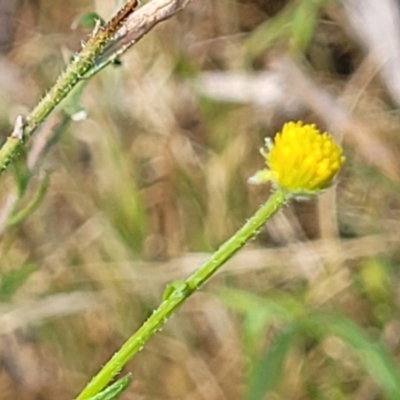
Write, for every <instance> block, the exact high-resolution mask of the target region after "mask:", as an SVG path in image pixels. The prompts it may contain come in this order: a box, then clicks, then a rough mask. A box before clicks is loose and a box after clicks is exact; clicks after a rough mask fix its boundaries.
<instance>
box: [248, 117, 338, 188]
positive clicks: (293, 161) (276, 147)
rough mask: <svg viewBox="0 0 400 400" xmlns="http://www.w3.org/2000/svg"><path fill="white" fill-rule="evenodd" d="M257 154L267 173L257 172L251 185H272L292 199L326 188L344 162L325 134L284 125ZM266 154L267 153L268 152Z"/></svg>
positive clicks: (299, 125)
mask: <svg viewBox="0 0 400 400" xmlns="http://www.w3.org/2000/svg"><path fill="white" fill-rule="evenodd" d="M266 146H267V151H265V150H264V149H262V150H261V154H262V155H263V156H264V158H265V161H266V164H267V166H268V167H269V170H262V171H259V172H258V173H257V174H256V175H255V176H254V177H253V178H251V182H253V183H263V182H266V181H272V182H273V183H274V184H275V185H276V186H278V187H279V188H281V189H283V190H285V191H287V192H290V193H292V194H294V195H307V194H314V193H317V192H319V191H321V190H323V189H325V188H327V187H328V186H329V185H330V184H331V183H332V181H333V178H334V177H335V176H336V174H337V173H338V171H339V169H340V167H341V166H342V164H343V162H344V157H343V156H342V149H341V148H340V147H339V146H338V145H337V144H336V143H335V142H334V141H333V140H332V137H331V136H330V135H329V134H328V133H321V132H320V131H319V130H318V129H317V128H316V127H315V125H308V124H303V123H302V122H300V121H299V122H288V123H286V124H285V125H284V126H283V129H282V132H279V133H278V134H277V135H276V136H275V143H274V144H272V143H271V142H270V141H269V140H268V139H267V140H266ZM268 150H269V151H268Z"/></svg>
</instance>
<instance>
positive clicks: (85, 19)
mask: <svg viewBox="0 0 400 400" xmlns="http://www.w3.org/2000/svg"><path fill="white" fill-rule="evenodd" d="M97 21H100V23H101V25H104V24H105V21H104V19H103V18H101V17H100V15H99V14H97V13H96V12H94V11H92V12H88V13H86V14H83V15H82V16H81V17H80V18H79V19H78V21H77V22H76V23H75V24H74V26H78V27H80V28H84V29H93V28H94V27H95V26H96V24H97Z"/></svg>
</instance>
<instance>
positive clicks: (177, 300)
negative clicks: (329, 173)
mask: <svg viewBox="0 0 400 400" xmlns="http://www.w3.org/2000/svg"><path fill="white" fill-rule="evenodd" d="M286 200H287V197H286V195H285V194H284V193H283V192H282V191H280V190H276V191H275V192H274V193H273V194H272V195H271V196H270V198H269V199H268V201H267V202H266V203H265V204H264V205H263V206H262V207H261V208H260V209H259V210H258V211H257V212H256V213H255V215H254V216H253V217H252V218H250V219H249V220H248V221H247V222H246V224H245V225H244V226H243V227H242V228H241V229H239V230H238V231H237V232H236V234H235V235H234V236H232V237H231V238H230V239H229V240H228V241H226V242H225V243H224V244H223V245H222V246H221V247H220V248H219V249H218V250H217V251H216V252H215V253H214V254H213V255H212V257H211V258H210V259H209V260H208V261H207V262H206V263H205V264H203V265H202V266H201V267H200V268H199V269H198V270H197V271H195V272H194V273H193V274H192V275H191V276H189V277H188V278H187V279H186V281H184V282H182V284H181V285H179V286H178V285H176V287H175V289H174V290H173V291H172V292H171V293H170V294H169V295H168V296H167V297H166V298H165V299H164V301H163V302H162V303H161V304H160V306H159V307H158V308H157V309H156V310H155V311H154V312H153V314H152V315H151V317H150V318H149V319H148V320H147V321H146V322H144V324H143V325H142V326H141V327H140V328H139V329H138V330H137V331H136V332H135V333H134V334H133V335H132V336H131V337H130V338H129V339H128V340H127V341H126V342H125V344H124V345H123V346H122V347H121V348H120V350H118V352H117V353H115V355H114V356H113V357H112V358H111V359H110V360H109V361H108V362H107V364H106V365H104V367H103V368H102V369H101V370H100V372H99V373H98V374H97V375H96V376H95V377H94V378H93V379H92V380H91V381H90V382H89V384H88V385H87V386H86V387H85V389H84V390H83V391H82V392H81V394H80V395H79V396H78V397H77V399H76V400H87V399H90V398H91V397H92V396H94V395H96V394H97V393H99V392H100V391H101V390H102V389H103V388H104V387H105V386H106V385H107V384H108V383H109V382H110V381H111V379H113V377H114V376H115V375H117V374H118V373H119V372H120V371H121V369H122V368H123V366H124V365H125V364H126V363H127V362H128V361H129V360H130V359H131V358H132V357H133V356H134V355H135V354H136V353H137V352H139V351H140V350H141V349H142V348H143V346H144V344H145V343H146V342H147V341H148V339H149V338H150V337H151V336H153V335H154V334H155V333H156V332H157V331H158V330H159V329H160V328H161V327H162V326H163V325H164V324H165V323H166V322H167V320H168V318H169V317H170V316H171V315H172V314H173V313H174V312H175V310H176V309H177V308H178V307H179V306H180V305H181V304H182V303H183V302H184V301H185V300H186V299H187V298H188V297H189V296H190V295H191V294H192V293H193V292H194V291H195V290H197V289H198V288H199V287H200V286H202V285H203V284H204V283H205V282H207V281H208V279H209V278H210V277H211V276H212V275H213V274H215V272H216V271H217V270H218V269H219V268H220V267H221V266H222V265H223V264H224V263H225V262H226V261H227V260H229V259H230V258H231V257H232V256H233V255H234V254H235V253H236V252H237V251H238V250H240V249H241V248H242V247H243V246H244V245H245V244H246V243H247V242H248V241H249V240H250V239H252V238H253V237H254V236H256V235H257V233H258V232H259V231H260V229H261V228H262V227H263V226H264V224H265V222H266V221H267V220H268V219H269V218H271V217H272V216H273V215H274V214H275V213H276V212H277V211H278V210H279V209H280V207H281V206H282V205H283V204H284V203H285V201H286Z"/></svg>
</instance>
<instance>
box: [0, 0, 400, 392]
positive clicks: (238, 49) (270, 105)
mask: <svg viewBox="0 0 400 400" xmlns="http://www.w3.org/2000/svg"><path fill="white" fill-rule="evenodd" d="M111 3H112V2H111ZM285 3H288V6H287V7H286V8H285V7H284V6H285ZM299 4H300V2H286V1H272V0H270V1H268V0H264V1H261V0H253V1H250V0H247V1H244V0H243V1H236V2H235V1H227V0H207V1H196V0H194V1H193V3H192V4H191V5H190V6H189V7H188V8H187V10H185V11H184V12H182V13H181V14H180V15H179V16H178V17H177V18H175V19H174V20H170V21H168V22H166V23H164V24H163V25H161V26H159V27H157V28H156V29H155V30H154V31H153V32H151V33H150V34H149V35H148V36H147V37H146V38H145V39H143V41H141V42H140V43H139V44H138V45H136V46H135V47H134V48H133V49H132V50H131V51H130V52H129V53H128V54H127V55H126V57H124V59H123V65H122V66H121V67H119V68H108V69H106V70H104V71H103V72H101V74H99V75H98V76H97V77H95V78H94V79H93V80H92V81H91V82H90V83H89V84H88V85H87V87H86V88H85V91H84V95H83V98H82V104H83V106H84V107H85V109H86V110H87V111H88V114H89V117H88V119H86V120H85V121H82V122H78V123H75V122H67V121H66V120H65V119H63V118H64V117H62V116H61V115H59V114H57V113H55V114H54V116H52V117H50V119H49V120H48V121H47V122H46V123H45V124H44V125H43V127H42V128H41V129H40V131H39V132H38V133H37V135H36V136H35V138H34V140H33V141H32V143H30V144H29V147H30V148H31V149H35V148H41V144H40V141H41V140H43V138H46V137H47V136H48V135H49V134H51V133H52V132H54V130H55V129H59V130H60V135H59V136H58V137H57V140H56V143H55V145H54V146H52V147H51V148H50V150H49V151H48V153H47V154H46V155H45V157H40V158H39V160H37V159H35V152H34V150H31V153H30V155H27V156H25V155H23V157H22V161H21V162H20V163H18V168H15V169H12V170H11V169H10V170H9V171H8V173H7V174H6V175H4V176H3V177H2V181H1V184H2V190H1V193H0V200H1V205H2V206H1V207H2V210H3V211H2V215H4V214H6V213H7V210H8V209H10V207H12V206H13V205H14V204H15V201H16V200H15V199H16V198H18V197H19V194H20V193H18V187H20V188H21V185H22V182H23V181H24V176H25V175H24V174H26V167H25V165H26V160H31V162H32V163H34V162H35V161H36V171H35V173H34V175H33V177H32V178H30V180H29V182H28V186H27V189H26V192H25V194H24V195H23V196H22V198H21V199H20V200H18V201H19V203H18V206H19V207H20V208H21V207H23V205H24V204H26V203H28V202H29V199H30V198H31V197H32V196H33V195H34V193H35V192H36V191H37V190H38V188H39V187H40V185H41V182H42V181H43V175H44V174H45V172H46V171H50V173H51V176H50V178H51V179H50V185H49V189H48V191H47V193H46V195H45V197H44V198H43V200H42V202H41V204H40V207H39V208H38V209H37V210H36V211H35V212H34V213H33V214H32V215H31V216H30V217H29V218H28V219H26V220H25V221H24V222H23V223H21V224H19V225H17V226H14V227H9V228H6V229H5V230H4V232H3V233H2V240H1V243H0V260H1V261H0V264H1V265H0V271H1V276H2V278H1V279H0V296H1V299H0V301H1V303H0V338H1V339H0V393H1V394H0V398H1V399H27V400H28V399H68V398H73V397H74V396H75V395H76V394H77V393H78V392H79V388H81V387H83V386H84V385H85V383H86V382H87V381H88V379H89V378H90V377H91V376H92V375H93V373H94V372H95V371H97V370H98V368H99V366H101V365H102V364H103V363H104V362H105V360H107V359H108V357H110V355H112V354H113V353H114V352H115V351H116V349H117V348H118V347H119V346H120V345H121V344H122V343H123V341H124V340H125V339H126V338H127V337H128V336H129V335H130V333H132V331H133V330H134V329H135V328H137V327H138V326H139V325H140V323H141V322H142V321H143V320H144V319H145V318H146V316H147V315H149V313H150V312H151V310H152V309H153V308H154V307H155V306H156V305H157V304H158V302H159V299H160V297H161V295H162V291H163V288H164V287H165V284H166V283H167V282H169V281H172V280H174V279H180V278H183V277H185V276H186V275H187V274H188V273H189V272H190V271H192V270H193V269H194V268H196V267H197V266H198V265H199V264H200V263H201V262H202V260H204V258H206V257H207V254H208V253H209V252H211V251H212V250H213V249H215V248H216V247H217V246H218V245H219V244H220V243H221V242H222V241H223V240H225V239H226V238H228V237H229V236H230V235H231V234H232V233H233V232H235V230H236V229H237V228H238V227H239V226H240V225H241V224H242V223H243V221H244V220H245V219H246V218H247V217H249V216H250V215H251V214H252V213H253V212H254V210H255V209H256V208H257V206H258V205H259V204H260V203H261V202H263V200H264V199H265V198H266V197H267V196H268V188H264V187H262V188H259V187H250V186H249V185H248V184H247V183H246V181H247V179H248V177H249V176H251V175H252V174H253V173H254V171H256V170H257V169H259V168H260V167H261V164H262V160H261V157H259V156H258V149H259V147H260V146H261V145H262V142H263V137H264V136H266V135H273V134H274V133H275V132H276V131H277V130H279V128H280V126H281V124H282V122H284V121H287V120H290V119H303V120H306V121H308V122H310V121H311V122H316V123H317V124H318V125H319V126H321V128H322V129H329V130H330V131H331V132H332V133H333V134H334V135H335V136H336V137H337V138H338V140H342V139H343V142H344V147H345V153H346V157H347V162H346V165H345V167H344V170H343V172H342V174H341V176H340V178H339V182H338V185H337V187H336V188H335V189H332V190H329V191H328V192H327V193H325V194H324V195H322V196H321V197H320V198H319V199H318V200H314V201H311V202H307V203H296V204H291V206H290V207H288V208H286V209H285V211H284V212H282V213H281V214H280V215H278V216H277V217H276V218H275V219H274V220H273V221H272V223H271V224H269V225H268V227H266V229H265V231H263V232H262V234H261V235H260V237H259V239H257V241H255V242H253V243H252V244H251V245H250V246H248V247H247V248H246V249H244V250H243V251H242V252H241V253H240V254H239V255H238V256H237V257H236V258H235V259H234V260H232V261H231V262H230V263H229V264H228V265H227V266H226V267H225V268H224V270H223V272H222V273H221V274H219V275H218V276H217V277H215V279H214V280H213V281H212V282H211V283H210V284H209V285H208V286H207V287H206V288H205V289H204V290H203V291H202V292H201V293H197V294H196V295H195V296H194V297H193V298H191V299H190V300H189V301H188V302H187V303H186V304H185V305H184V307H183V308H182V309H181V310H180V311H179V312H178V315H176V316H175V317H174V318H172V319H171V321H169V322H168V324H167V326H166V327H165V328H164V329H163V331H162V332H160V333H159V334H158V335H157V336H156V337H155V338H154V339H152V340H151V342H150V343H149V345H148V346H147V347H146V349H145V350H144V351H143V352H141V353H140V354H139V355H138V357H136V358H135V359H134V360H133V361H132V362H131V363H130V364H129V365H128V366H127V367H126V371H132V372H133V376H134V382H133V384H132V386H131V387H130V389H129V390H128V392H127V393H126V394H125V395H124V396H125V397H123V398H126V399H142V398H146V399H154V400H155V399H192V400H197V399H207V400H211V399H215V400H217V399H218V400H220V399H242V398H246V394H245V393H246V390H247V389H246V388H247V386H248V380H247V376H248V374H249V371H250V370H251V367H252V366H254V365H256V363H257V360H258V359H259V357H260V356H261V355H262V354H264V352H265V351H266V349H268V346H269V345H270V344H271V343H272V342H273V339H274V338H276V337H279V333H280V332H281V331H282V329H283V328H284V326H285V323H284V321H283V320H281V319H279V318H276V317H273V318H272V319H271V320H270V321H269V322H262V321H264V319H263V318H264V317H263V316H262V315H261V314H262V311H260V309H258V308H257V309H256V308H254V307H253V306H246V304H247V303H245V302H244V300H243V299H242V300H240V299H241V297H240V296H239V294H238V293H237V292H234V289H235V290H236V289H241V290H242V291H244V292H245V293H253V294H254V295H255V296H257V298H259V299H264V298H265V299H272V300H273V301H274V302H275V304H277V305H279V306H282V307H284V308H285V307H286V309H290V310H297V311H296V313H297V314H299V315H302V314H304V315H308V316H309V315H312V313H313V312H314V311H322V312H326V313H328V312H331V311H333V310H334V311H336V312H337V313H338V314H340V315H344V316H347V317H349V318H350V319H352V320H353V321H354V322H356V323H357V324H358V325H359V326H361V327H362V329H363V330H364V332H365V333H366V335H368V337H370V338H372V339H374V340H375V339H376V340H380V341H382V342H383V343H384V345H385V346H386V348H387V349H388V350H389V353H390V355H391V356H392V357H393V359H394V360H399V340H398V338H399V337H400V336H399V334H400V322H399V321H400V314H399V306H400V304H399V297H398V294H397V293H398V287H399V282H400V281H399V278H400V274H399V270H398V260H399V251H398V248H399V235H398V231H399V228H398V227H399V219H400V218H399V217H400V215H399V211H400V207H399V201H398V196H397V194H398V192H399V181H398V178H399V174H398V172H399V162H398V159H399V154H400V147H399V143H400V142H399V135H398V131H399V128H400V120H399V115H398V111H397V107H398V106H397V104H396V103H395V101H394V100H392V99H393V97H391V95H390V90H389V89H388V81H387V80H385V79H381V78H380V75H379V71H380V70H381V67H382V65H379V63H377V62H376V61H375V59H374V58H373V57H369V56H367V52H366V51H365V47H363V45H362V44H361V40H360V39H358V38H357V36H355V35H354V34H352V33H351V32H353V31H352V29H351V27H352V25H351V22H350V19H349V17H348V14H346V10H345V9H344V8H343V7H342V6H341V5H340V4H338V3H333V2H331V4H330V5H322V6H321V9H320V12H318V13H317V14H316V16H315V21H314V20H312V21H308V23H309V24H311V25H312V24H313V23H314V22H315V23H316V29H315V31H313V32H312V36H311V40H310V41H309V42H307V38H302V37H299V35H300V36H301V32H305V31H306V30H307V29H309V27H308V25H307V26H304V29H303V30H301V29H300V30H299V29H298V30H297V31H296V30H293V32H289V33H288V32H287V31H285V30H284V29H283V28H282V27H283V26H284V22H285V21H283V22H282V19H284V18H283V17H282V15H284V14H282V12H283V13H285V12H288V11H287V10H294V11H290V12H294V14H293V15H297V14H296V12H297V11H298V8H297V7H298V5H299ZM290 7H292V8H290ZM93 8H94V6H93V4H92V3H91V2H88V1H87V2H82V1H73V0H72V1H69V2H68V3H67V4H66V3H63V2H50V1H47V2H46V1H43V2H42V3H41V4H40V5H39V4H36V2H31V3H29V4H25V5H20V7H19V8H18V10H17V12H16V13H15V14H14V15H13V16H12V18H13V19H14V21H15V27H16V33H15V37H14V39H13V42H12V43H13V44H12V46H11V50H10V51H8V52H7V53H6V54H4V57H3V58H2V60H1V65H0V68H1V74H0V75H2V76H1V77H0V128H1V132H2V135H3V137H6V135H7V134H8V132H9V131H10V129H11V128H10V127H11V125H12V123H13V119H14V117H15V116H16V115H17V114H18V113H20V112H21V111H22V112H24V111H25V110H27V109H29V108H30V107H32V106H33V105H34V103H35V102H36V101H37V99H38V98H39V97H40V95H41V93H43V91H44V90H45V89H46V88H47V87H49V85H51V83H52V82H53V81H54V79H55V77H56V75H57V73H58V72H59V70H60V68H61V67H62V63H63V61H62V60H63V56H64V57H65V54H69V49H76V48H77V46H78V43H79V40H80V39H81V38H82V37H84V35H85V34H86V33H84V32H82V31H71V30H70V28H69V27H70V24H71V23H72V21H73V20H74V19H76V18H77V17H78V16H79V15H81V14H83V13H84V12H87V11H89V10H92V9H93ZM95 8H96V10H97V11H98V12H99V13H100V14H101V15H103V16H107V15H110V13H111V12H112V8H113V5H112V4H110V2H108V1H102V0H101V1H97V2H96V7H95ZM282 10H283V11H282ZM291 15H292V14H291ZM293 15H292V16H293ZM280 18H281V19H280ZM266 21H270V27H269V28H268V29H270V30H269V31H266V32H267V34H268V35H270V37H274V35H276V38H277V40H275V41H274V42H273V43H266V44H265V45H264V48H263V45H262V43H260V39H257V41H256V44H257V46H255V45H254V43H255V39H254V37H256V36H255V35H256V33H255V32H256V29H259V30H260V29H264V28H262V26H264V25H263V24H265V22H266ZM303 23H304V21H303ZM259 32H260V31H259ZM299 32H300V33H299ZM260 37H263V36H260ZM256 38H257V37H256ZM293 41H294V42H296V41H297V42H299V43H303V42H304V41H306V45H305V46H304V48H303V49H302V53H301V55H300V54H299V53H297V54H296V55H293V53H291V51H290V46H289V45H288V43H289V44H290V43H293ZM260 48H261V50H260ZM210 72H213V75H211V74H210ZM266 88H267V89H266ZM35 146H37V147H35ZM32 154H33V155H32ZM29 157H30V158H29ZM32 160H33V161H32ZM18 182H19V183H18ZM0 222H1V218H0ZM222 288H230V289H232V292H229V293H225V292H224V291H222V292H221V290H222ZM235 293H236V294H235ZM240 293H242V292H240ZM235 296H236V297H235ZM235 299H236V300H235ZM257 301H258V300H257ZM260 301H261V300H260ZM249 304H250V303H249ZM289 304H290V305H289ZM265 307H267V306H265ZM261 308H262V307H261ZM293 312H294V311H293ZM257 313H259V314H257ZM260 313H261V314H260ZM310 318H311V317H310ZM258 325H260V326H258ZM350 347H351V346H350ZM266 374H268V371H267V372H266ZM370 375H371V372H370V373H367V372H366V370H365V365H364V364H363V362H362V361H360V360H359V359H358V358H357V356H356V353H354V352H353V351H350V350H349V343H346V340H344V339H343V338H338V336H337V335H335V334H334V333H332V334H331V335H326V336H324V337H323V338H322V339H321V340H319V341H317V340H315V339H313V340H312V339H309V338H308V339H303V340H302V341H301V342H300V344H298V345H296V346H293V348H292V349H291V350H290V352H289V354H288V355H287V357H285V363H284V370H283V372H282V373H281V376H280V379H279V381H278V384H277V386H276V388H275V391H274V392H271V393H270V394H269V395H267V397H265V398H268V399H291V400H300V399H322V398H327V399H356V400H357V399H363V400H365V399H384V398H386V397H385V394H384V392H383V391H382V390H381V389H380V388H379V386H378V385H377V384H376V383H375V382H374V378H376V377H374V376H372V377H371V376H370Z"/></svg>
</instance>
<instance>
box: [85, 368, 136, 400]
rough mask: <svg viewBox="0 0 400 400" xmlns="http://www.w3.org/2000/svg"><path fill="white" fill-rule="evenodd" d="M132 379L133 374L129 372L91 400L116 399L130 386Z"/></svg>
mask: <svg viewBox="0 0 400 400" xmlns="http://www.w3.org/2000/svg"><path fill="white" fill-rule="evenodd" d="M131 381H132V375H131V374H128V375H126V376H124V377H123V378H121V379H119V380H118V381H117V382H115V383H113V384H112V385H110V386H109V387H108V388H106V389H104V390H103V391H101V392H100V393H98V394H96V396H93V397H91V398H90V399H89V400H115V399H117V398H118V397H119V396H120V395H121V394H122V393H123V392H124V391H125V390H126V389H127V388H128V386H129V384H130V383H131Z"/></svg>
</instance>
